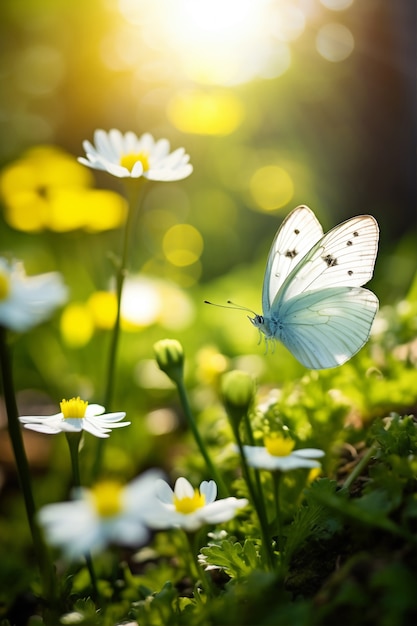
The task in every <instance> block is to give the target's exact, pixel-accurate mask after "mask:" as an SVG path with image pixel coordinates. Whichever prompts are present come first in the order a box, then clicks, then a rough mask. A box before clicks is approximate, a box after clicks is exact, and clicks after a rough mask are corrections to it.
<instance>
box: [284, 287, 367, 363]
mask: <svg viewBox="0 0 417 626" xmlns="http://www.w3.org/2000/svg"><path fill="white" fill-rule="evenodd" d="M377 311H378V298H377V297H376V295H375V294H374V293H372V291H369V290H368V289H362V288H358V287H331V288H329V289H321V290H318V291H310V292H308V293H301V294H299V295H297V296H295V297H294V298H292V299H291V300H287V301H286V302H285V303H283V305H282V307H281V310H280V319H281V325H280V326H279V328H278V330H277V335H276V336H277V338H278V339H280V341H281V342H282V343H283V344H284V345H285V346H286V347H287V348H288V350H290V352H292V354H293V355H294V356H295V357H296V358H297V359H298V360H299V361H300V362H301V363H302V364H303V365H305V366H306V367H309V368H311V369H326V368H331V367H336V366H337V365H342V364H343V363H345V362H346V361H347V360H348V359H350V358H351V357H352V356H353V355H354V354H356V353H357V352H358V351H359V350H360V349H361V348H362V346H363V345H364V344H365V343H366V341H367V340H368V338H369V333H370V329H371V326H372V322H373V320H374V317H375V315H376V312H377Z"/></svg>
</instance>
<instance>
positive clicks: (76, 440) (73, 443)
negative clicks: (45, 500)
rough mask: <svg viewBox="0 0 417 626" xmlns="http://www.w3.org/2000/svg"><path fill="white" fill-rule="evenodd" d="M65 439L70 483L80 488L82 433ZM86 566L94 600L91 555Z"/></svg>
mask: <svg viewBox="0 0 417 626" xmlns="http://www.w3.org/2000/svg"><path fill="white" fill-rule="evenodd" d="M65 434H66V437H67V442H68V447H69V451H70V457H71V469H72V483H73V486H74V487H81V477H80V463H79V450H80V443H81V437H82V432H79V433H65ZM84 557H85V561H86V564H87V569H88V573H89V574H90V580H91V587H92V590H93V596H94V598H95V599H97V598H98V597H99V594H98V588H97V576H96V573H95V571H94V565H93V560H92V558H91V554H90V553H89V552H86V554H85V555H84Z"/></svg>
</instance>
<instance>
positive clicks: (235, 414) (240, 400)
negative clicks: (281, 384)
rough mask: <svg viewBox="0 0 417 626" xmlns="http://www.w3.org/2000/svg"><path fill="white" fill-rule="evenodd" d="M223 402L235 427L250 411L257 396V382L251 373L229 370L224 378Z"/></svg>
mask: <svg viewBox="0 0 417 626" xmlns="http://www.w3.org/2000/svg"><path fill="white" fill-rule="evenodd" d="M221 390H222V395H223V402H224V406H225V408H226V411H227V413H228V415H229V418H230V420H231V422H232V425H233V427H234V428H236V427H237V426H238V425H239V422H240V420H241V419H242V417H243V416H244V415H245V414H246V413H247V412H248V411H249V408H250V406H251V404H252V401H253V398H254V396H255V383H254V380H253V378H252V376H251V375H250V374H248V373H247V372H242V371H240V370H233V371H231V372H227V373H226V374H225V375H224V376H223V378H222V384H221Z"/></svg>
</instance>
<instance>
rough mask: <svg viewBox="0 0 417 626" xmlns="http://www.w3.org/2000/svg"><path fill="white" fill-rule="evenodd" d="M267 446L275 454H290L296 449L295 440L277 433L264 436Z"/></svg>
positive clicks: (270, 452)
mask: <svg viewBox="0 0 417 626" xmlns="http://www.w3.org/2000/svg"><path fill="white" fill-rule="evenodd" d="M264 443H265V448H266V449H267V450H268V452H269V454H272V455H273V456H288V455H289V454H291V452H292V451H293V449H294V446H295V441H293V440H292V439H289V438H288V437H283V436H282V435H278V434H276V433H274V434H272V435H267V436H266V437H265V438H264Z"/></svg>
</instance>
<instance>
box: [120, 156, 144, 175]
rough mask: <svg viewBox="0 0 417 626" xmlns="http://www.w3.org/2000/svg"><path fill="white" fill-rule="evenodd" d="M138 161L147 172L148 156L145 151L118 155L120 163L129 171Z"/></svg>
mask: <svg viewBox="0 0 417 626" xmlns="http://www.w3.org/2000/svg"><path fill="white" fill-rule="evenodd" d="M138 161H140V162H141V163H142V166H143V171H144V172H147V171H148V169H149V156H148V155H147V154H146V152H138V153H136V154H134V153H131V154H124V155H123V156H122V157H120V165H121V166H122V167H125V168H126V169H127V170H129V172H131V171H132V170H133V166H134V165H135V163H137V162H138Z"/></svg>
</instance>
